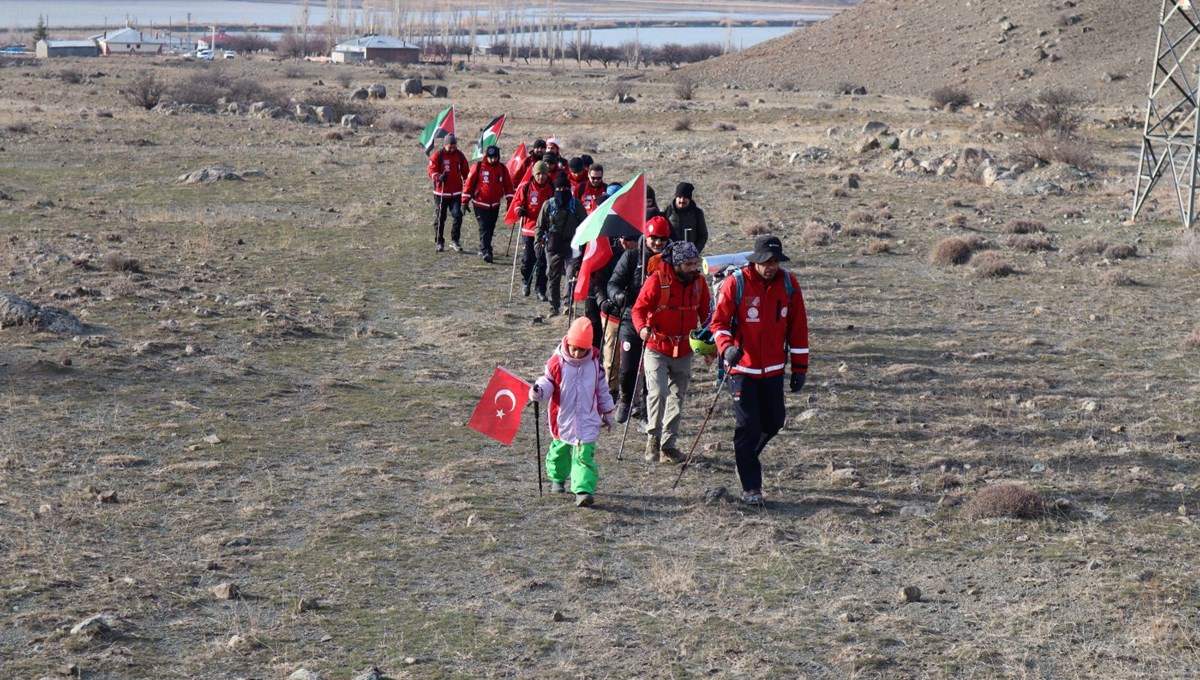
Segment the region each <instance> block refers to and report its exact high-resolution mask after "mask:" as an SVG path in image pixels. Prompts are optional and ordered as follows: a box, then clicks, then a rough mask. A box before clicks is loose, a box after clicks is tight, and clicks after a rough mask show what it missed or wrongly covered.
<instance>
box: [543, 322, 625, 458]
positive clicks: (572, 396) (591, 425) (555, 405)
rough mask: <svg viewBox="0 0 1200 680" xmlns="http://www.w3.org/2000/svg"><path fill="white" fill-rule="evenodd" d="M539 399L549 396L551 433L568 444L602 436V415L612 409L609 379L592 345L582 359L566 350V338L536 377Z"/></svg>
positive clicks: (590, 440) (545, 398)
mask: <svg viewBox="0 0 1200 680" xmlns="http://www.w3.org/2000/svg"><path fill="white" fill-rule="evenodd" d="M536 385H537V389H538V392H537V393H536V394H534V393H532V390H531V391H530V392H531V394H530V395H529V397H530V399H535V400H537V401H546V400H547V399H549V400H550V414H549V417H548V418H547V422H548V424H549V425H550V434H551V435H553V436H554V438H555V439H558V440H560V441H564V442H566V443H568V444H572V445H575V444H580V443H587V442H594V441H596V440H597V439H599V438H600V424H601V421H600V416H601V414H604V413H611V412H612V410H613V401H612V395H610V394H609V393H608V381H607V380H605V378H604V368H603V367H602V366H601V365H600V353H599V352H597V351H596V348H595V347H593V348H592V349H591V351H590V352H589V353H588V355H587V356H585V357H584V358H582V359H576V358H574V357H572V356H571V355H570V354H568V353H567V342H566V340H565V339H564V340H563V341H562V342H561V343H559V345H558V349H557V350H555V352H554V354H553V355H551V357H550V360H549V361H547V362H546V372H545V373H544V374H543V375H542V376H541V377H539V378H538V379H537V383H536Z"/></svg>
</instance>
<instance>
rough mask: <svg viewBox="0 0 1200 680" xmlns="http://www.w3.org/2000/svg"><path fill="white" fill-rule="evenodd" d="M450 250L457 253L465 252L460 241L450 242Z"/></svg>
mask: <svg viewBox="0 0 1200 680" xmlns="http://www.w3.org/2000/svg"><path fill="white" fill-rule="evenodd" d="M450 249H451V250H453V251H454V252H456V253H461V252H462V251H463V247H462V244H461V243H459V242H458V241H451V242H450Z"/></svg>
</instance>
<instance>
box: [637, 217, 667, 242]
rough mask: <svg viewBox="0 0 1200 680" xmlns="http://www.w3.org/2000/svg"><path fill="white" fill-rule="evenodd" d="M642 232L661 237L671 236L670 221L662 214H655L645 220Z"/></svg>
mask: <svg viewBox="0 0 1200 680" xmlns="http://www.w3.org/2000/svg"><path fill="white" fill-rule="evenodd" d="M643 233H645V234H646V236H647V237H649V236H661V237H662V238H671V223H670V222H668V221H667V218H665V217H663V216H662V215H655V216H654V217H651V218H650V219H648V220H646V228H645V230H644V232H643Z"/></svg>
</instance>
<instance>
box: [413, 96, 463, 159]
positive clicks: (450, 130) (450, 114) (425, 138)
mask: <svg viewBox="0 0 1200 680" xmlns="http://www.w3.org/2000/svg"><path fill="white" fill-rule="evenodd" d="M453 134H458V133H456V132H455V131H454V107H453V106H451V107H450V108H448V109H446V110H445V111H442V112H441V113H439V114H438V115H437V117H436V118H434V119H433V122H432V123H430V124H429V125H427V126H425V131H424V132H422V133H421V137H420V139H421V145H422V146H424V147H425V155H426V156H428V155H429V154H431V153H433V150H434V149H436V148H438V146H439V144H438V143H439V141H440V140H441V139H442V138H443V137H445V136H446V135H453Z"/></svg>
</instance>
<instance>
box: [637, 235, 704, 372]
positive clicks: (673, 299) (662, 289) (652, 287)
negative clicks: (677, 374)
mask: <svg viewBox="0 0 1200 680" xmlns="http://www.w3.org/2000/svg"><path fill="white" fill-rule="evenodd" d="M659 257H660V256H658V255H655V256H654V257H652V258H650V263H649V264H648V265H647V267H646V270H647V271H653V273H652V274H650V276H648V277H647V278H646V283H644V284H642V290H641V292H640V293H638V297H637V302H635V303H633V328H634V330H636V331H638V332H641V330H642V329H643V328H646V327H647V326H648V327H649V328H650V331H651V334H650V337H649V338H648V339H647V340H646V347H647V348H648V349H652V350H654V351H655V352H658V353H659V354H662V355H663V356H668V357H686V356H688V355H689V354H691V353H692V344H691V342H690V341H689V340H688V333H690V332H691V331H692V330H693V329H696V328H699V327H700V326H701V324H703V323H704V319H706V318H707V317H708V307H709V300H710V296H709V292H708V285H707V284H706V283H705V282H704V277H703V276H701V275H700V274H697V275H696V278H695V279H692V282H691V283H684V282H683V281H681V280H680V279H679V278H678V277H677V276H676V275H675V268H674V267H672V266H670V265H667V264H663V263H662V261H661V260H660V259H659Z"/></svg>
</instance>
